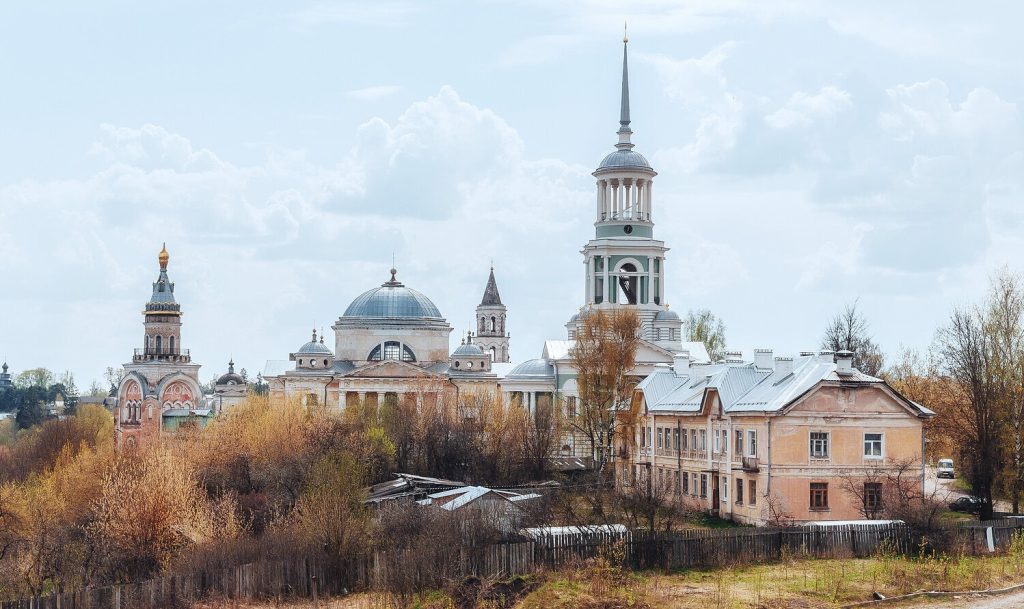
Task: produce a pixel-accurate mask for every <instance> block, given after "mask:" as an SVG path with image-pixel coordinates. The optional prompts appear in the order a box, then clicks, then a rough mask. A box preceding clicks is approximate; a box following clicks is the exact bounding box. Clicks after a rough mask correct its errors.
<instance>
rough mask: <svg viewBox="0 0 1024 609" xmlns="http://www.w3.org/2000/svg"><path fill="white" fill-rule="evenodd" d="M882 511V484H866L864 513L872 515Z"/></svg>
mask: <svg viewBox="0 0 1024 609" xmlns="http://www.w3.org/2000/svg"><path fill="white" fill-rule="evenodd" d="M881 509H882V483H881V482H865V483H864V511H865V512H868V513H871V512H877V511H878V510H881Z"/></svg>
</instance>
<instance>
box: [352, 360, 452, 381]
mask: <svg viewBox="0 0 1024 609" xmlns="http://www.w3.org/2000/svg"><path fill="white" fill-rule="evenodd" d="M344 376H345V377H347V378H419V379H422V378H435V377H438V376H440V375H437V374H434V373H432V372H430V371H428V370H425V369H423V368H420V367H419V366H415V365H413V364H409V363H406V362H400V361H395V360H386V361H383V362H374V363H372V364H368V365H366V366H362V367H360V368H356V369H355V370H353V371H351V372H349V373H348V374H346V375H344Z"/></svg>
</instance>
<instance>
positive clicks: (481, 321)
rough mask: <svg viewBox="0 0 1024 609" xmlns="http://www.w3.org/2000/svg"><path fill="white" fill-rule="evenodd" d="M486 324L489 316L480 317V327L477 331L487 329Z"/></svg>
mask: <svg viewBox="0 0 1024 609" xmlns="http://www.w3.org/2000/svg"><path fill="white" fill-rule="evenodd" d="M486 324H487V318H486V317H481V318H480V328H479V329H477V332H483V331H484V330H485V325H486Z"/></svg>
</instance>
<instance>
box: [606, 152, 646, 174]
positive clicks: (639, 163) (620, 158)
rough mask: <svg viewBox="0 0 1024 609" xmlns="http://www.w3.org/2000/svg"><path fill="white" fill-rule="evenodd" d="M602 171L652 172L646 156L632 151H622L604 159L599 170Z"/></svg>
mask: <svg viewBox="0 0 1024 609" xmlns="http://www.w3.org/2000/svg"><path fill="white" fill-rule="evenodd" d="M602 169H647V170H651V164H650V163H648V162H647V159H646V158H644V155H642V154H640V153H639V152H636V151H634V150H631V149H621V150H616V151H615V152H612V153H610V154H609V155H608V156H606V157H604V160H602V161H601V164H600V165H598V167H597V170H598V171H600V170H602Z"/></svg>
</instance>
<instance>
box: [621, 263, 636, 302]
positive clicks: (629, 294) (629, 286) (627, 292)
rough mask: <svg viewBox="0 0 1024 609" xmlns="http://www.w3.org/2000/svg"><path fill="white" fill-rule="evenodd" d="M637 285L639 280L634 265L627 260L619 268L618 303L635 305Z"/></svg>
mask: <svg viewBox="0 0 1024 609" xmlns="http://www.w3.org/2000/svg"><path fill="white" fill-rule="evenodd" d="M639 285H640V281H639V277H638V276H637V269H636V266H635V265H633V264H632V263H629V262H627V263H626V264H623V265H622V266H621V267H620V268H619V294H618V296H619V298H618V301H619V304H631V305H635V304H636V303H637V297H638V292H639V290H638V287H639Z"/></svg>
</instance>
